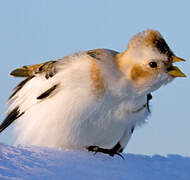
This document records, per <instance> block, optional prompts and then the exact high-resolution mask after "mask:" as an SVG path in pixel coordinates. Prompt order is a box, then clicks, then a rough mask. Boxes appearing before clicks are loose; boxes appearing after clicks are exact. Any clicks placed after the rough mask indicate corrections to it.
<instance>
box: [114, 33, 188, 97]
mask: <svg viewBox="0 0 190 180" xmlns="http://www.w3.org/2000/svg"><path fill="white" fill-rule="evenodd" d="M177 61H184V60H183V59H181V58H179V57H177V56H175V55H174V53H173V52H172V51H171V50H170V48H169V46H168V45H167V43H166V41H165V40H164V39H163V37H162V36H161V34H160V33H159V32H158V31H154V30H147V31H143V32H140V33H138V34H137V35H135V36H134V37H133V38H132V39H131V41H130V42H129V44H128V48H127V50H126V51H125V52H123V53H120V54H118V55H117V64H118V67H119V69H120V70H121V71H122V73H124V75H125V77H126V78H127V79H128V80H129V81H130V82H131V84H132V86H134V88H135V89H136V91H137V92H139V93H146V92H152V91H154V90H156V89H158V88H159V87H161V86H162V85H163V84H167V83H168V82H171V81H172V80H173V79H174V78H176V77H185V74H183V73H182V72H181V71H180V70H179V68H177V66H174V65H173V63H175V62H177Z"/></svg>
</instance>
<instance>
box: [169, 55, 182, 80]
mask: <svg viewBox="0 0 190 180" xmlns="http://www.w3.org/2000/svg"><path fill="white" fill-rule="evenodd" d="M172 60H173V63H175V62H181V61H185V60H184V59H182V58H179V57H177V56H173V57H172ZM168 74H170V75H171V76H173V77H186V75H185V74H184V73H183V72H182V71H181V70H180V69H179V68H178V67H177V66H171V67H170V68H169V70H168Z"/></svg>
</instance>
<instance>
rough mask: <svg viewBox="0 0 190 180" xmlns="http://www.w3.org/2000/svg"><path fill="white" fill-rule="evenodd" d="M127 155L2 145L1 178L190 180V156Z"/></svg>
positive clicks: (0, 147)
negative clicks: (113, 155)
mask: <svg viewBox="0 0 190 180" xmlns="http://www.w3.org/2000/svg"><path fill="white" fill-rule="evenodd" d="M123 156H124V158H125V160H123V159H122V158H121V157H119V156H115V157H110V156H107V155H104V154H96V155H94V154H93V153H90V152H86V151H71V150H64V151H63V150H60V149H54V148H46V147H34V146H33V147H21V146H18V147H14V146H9V145H5V144H0V179H1V180H3V179H8V180H10V179H14V180H16V179H24V180H31V179H35V180H36V179H40V180H41V179H56V180H59V179H60V180H61V179H64V180H67V179H69V180H75V179H77V180H85V179H90V180H108V179H109V180H190V157H183V156H180V155H168V156H167V157H163V156H160V155H154V156H152V157H151V156H146V155H134V154H123Z"/></svg>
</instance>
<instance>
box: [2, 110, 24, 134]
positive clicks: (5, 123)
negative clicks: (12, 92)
mask: <svg viewBox="0 0 190 180" xmlns="http://www.w3.org/2000/svg"><path fill="white" fill-rule="evenodd" d="M23 114H24V112H22V113H21V114H19V107H16V108H15V109H13V110H12V111H11V112H10V113H9V114H8V115H7V117H6V118H5V120H4V121H3V122H2V124H1V125H0V133H1V132H2V131H3V130H4V129H6V128H7V127H8V126H9V125H10V124H11V123H12V122H14V121H15V120H16V119H17V118H19V117H20V116H22V115H23Z"/></svg>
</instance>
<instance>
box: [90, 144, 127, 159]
mask: <svg viewBox="0 0 190 180" xmlns="http://www.w3.org/2000/svg"><path fill="white" fill-rule="evenodd" d="M87 150H88V151H91V152H94V154H96V153H97V152H101V153H104V154H108V155H110V156H112V157H113V156H114V155H118V156H120V157H121V158H122V159H124V157H123V156H122V155H121V153H119V152H117V151H116V150H115V149H114V148H113V149H104V148H100V147H98V146H89V147H87Z"/></svg>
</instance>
